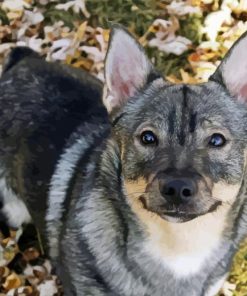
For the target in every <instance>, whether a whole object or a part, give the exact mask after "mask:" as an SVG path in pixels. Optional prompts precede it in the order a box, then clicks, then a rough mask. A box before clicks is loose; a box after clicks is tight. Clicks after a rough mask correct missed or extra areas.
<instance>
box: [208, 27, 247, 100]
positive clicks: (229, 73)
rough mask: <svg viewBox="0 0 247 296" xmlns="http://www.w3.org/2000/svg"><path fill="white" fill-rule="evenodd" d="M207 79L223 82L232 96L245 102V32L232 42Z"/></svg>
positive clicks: (246, 95) (246, 56) (246, 66)
mask: <svg viewBox="0 0 247 296" xmlns="http://www.w3.org/2000/svg"><path fill="white" fill-rule="evenodd" d="M209 80H214V81H217V82H220V83H223V84H224V85H225V86H226V88H227V89H228V91H229V92H230V94H231V95H232V96H234V97H236V99H238V100H240V101H245V102H247V33H245V34H243V35H242V36H241V37H240V38H239V39H238V40H237V41H236V42H235V43H234V45H233V46H232V48H231V49H230V50H229V51H228V53H227V54H226V56H225V58H224V59H223V61H222V62H221V64H220V66H219V67H218V69H217V70H216V72H215V73H214V74H213V75H212V76H211V77H210V78H209Z"/></svg>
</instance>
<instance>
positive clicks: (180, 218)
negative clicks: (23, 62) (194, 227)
mask: <svg viewBox="0 0 247 296" xmlns="http://www.w3.org/2000/svg"><path fill="white" fill-rule="evenodd" d="M220 205H221V202H216V203H214V204H213V205H212V206H211V207H209V209H208V210H206V211H202V212H198V213H189V212H188V213H187V212H181V211H167V212H163V213H159V215H160V217H161V218H162V219H164V220H166V221H168V222H171V223H185V222H189V221H191V220H194V219H196V218H198V217H201V216H205V215H207V214H209V213H212V212H215V211H216V210H217V209H218V207H219V206H220Z"/></svg>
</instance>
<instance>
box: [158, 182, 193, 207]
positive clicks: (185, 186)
mask: <svg viewBox="0 0 247 296" xmlns="http://www.w3.org/2000/svg"><path fill="white" fill-rule="evenodd" d="M161 194H162V196H163V197H164V198H165V199H166V200H167V201H168V202H170V203H173V204H180V203H184V202H187V201H189V200H190V198H191V197H193V195H194V194H195V185H194V184H193V182H192V181H190V180H185V179H175V180H171V181H169V182H167V183H166V184H165V185H164V186H163V188H161Z"/></svg>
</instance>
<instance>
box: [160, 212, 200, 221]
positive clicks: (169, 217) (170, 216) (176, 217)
mask: <svg viewBox="0 0 247 296" xmlns="http://www.w3.org/2000/svg"><path fill="white" fill-rule="evenodd" d="M159 216H160V217H161V218H162V219H164V220H166V221H168V222H171V223H185V222H189V221H191V220H194V219H196V218H198V217H199V216H202V215H200V214H198V215H197V214H184V213H179V212H177V213H164V214H159Z"/></svg>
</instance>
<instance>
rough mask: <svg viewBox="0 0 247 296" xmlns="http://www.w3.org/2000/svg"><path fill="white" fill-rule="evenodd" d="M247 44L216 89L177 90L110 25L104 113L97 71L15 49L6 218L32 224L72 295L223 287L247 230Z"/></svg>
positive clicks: (4, 122) (137, 295) (208, 291)
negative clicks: (65, 64) (32, 222)
mask: <svg viewBox="0 0 247 296" xmlns="http://www.w3.org/2000/svg"><path fill="white" fill-rule="evenodd" d="M246 48H247V34H244V35H243V36H242V37H241V38H240V39H239V40H238V41H237V42H236V43H235V44H234V46H233V47H232V48H231V50H230V51H229V52H228V53H227V55H226V57H225V58H224V59H223V61H222V62H221V64H220V66H219V67H218V69H217V70H216V72H215V73H214V74H213V75H212V76H211V77H210V78H209V81H208V82H207V83H202V84H198V85H187V84H176V85H175V84H171V83H169V82H168V81H166V80H165V79H164V78H163V77H162V75H160V74H159V73H158V72H157V71H156V70H155V68H154V66H153V65H152V64H151V62H150V61H149V60H148V58H147V56H146V55H145V52H144V49H143V48H142V47H141V45H140V44H139V43H138V42H137V41H136V40H135V38H134V37H133V36H132V35H131V34H130V33H128V32H127V31H126V30H125V29H124V28H123V27H121V26H120V25H114V26H113V28H112V32H111V36H110V41H109V48H108V53H107V57H106V61H105V84H104V91H103V100H102V101H103V103H102V102H101V96H102V85H101V84H100V83H99V82H98V81H97V80H96V79H94V78H92V77H91V76H90V75H89V74H85V73H84V72H82V71H80V70H77V71H76V70H72V69H70V68H69V67H66V66H61V65H58V64H55V63H47V62H45V61H43V60H42V59H41V58H40V57H38V56H37V55H36V54H35V53H33V52H31V51H30V50H27V49H24V48H16V49H15V50H14V51H13V52H12V54H11V55H10V57H9V59H8V60H7V62H6V64H5V67H4V69H5V70H4V74H3V77H2V79H1V83H0V85H1V87H0V91H1V94H0V103H1V117H0V145H1V146H0V148H1V151H2V153H1V170H2V176H1V186H0V192H1V198H2V210H1V213H2V215H3V216H5V219H8V222H9V224H12V225H15V226H16V227H17V226H19V225H20V224H21V223H23V222H26V221H28V220H30V217H32V219H33V221H34V223H35V224H36V225H37V227H38V229H39V230H40V231H41V233H42V234H43V237H44V240H45V241H46V244H47V249H48V252H49V255H50V257H51V258H52V261H53V264H54V266H55V268H56V271H57V273H58V275H59V277H60V279H61V281H62V283H63V287H64V293H65V295H95V296H103V295H112V296H113V295H114V296H116V295H121V296H124V295H125V296H144V295H145V296H151V295H152V296H162V295H166V296H171V295H172V296H174V295H175V296H213V295H215V294H216V293H217V292H218V291H219V289H220V288H221V286H222V284H223V282H224V281H225V279H226V277H227V274H228V272H229V269H230V266H231V263H232V258H233V256H234V254H235V253H236V251H237V249H238V246H239V243H240V242H241V241H242V240H243V239H244V238H245V237H246V233H247V205H246V192H247V188H246V148H247V106H246V104H247V102H246V101H247V70H246V69H247V56H246ZM106 110H107V112H106ZM18 203H19V204H18ZM12 204H15V205H18V206H16V207H13V206H12ZM17 210H21V213H22V214H21V215H19V214H18V215H19V216H18V215H17V213H16V211H17ZM17 216H18V217H19V218H18V217H17Z"/></svg>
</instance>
